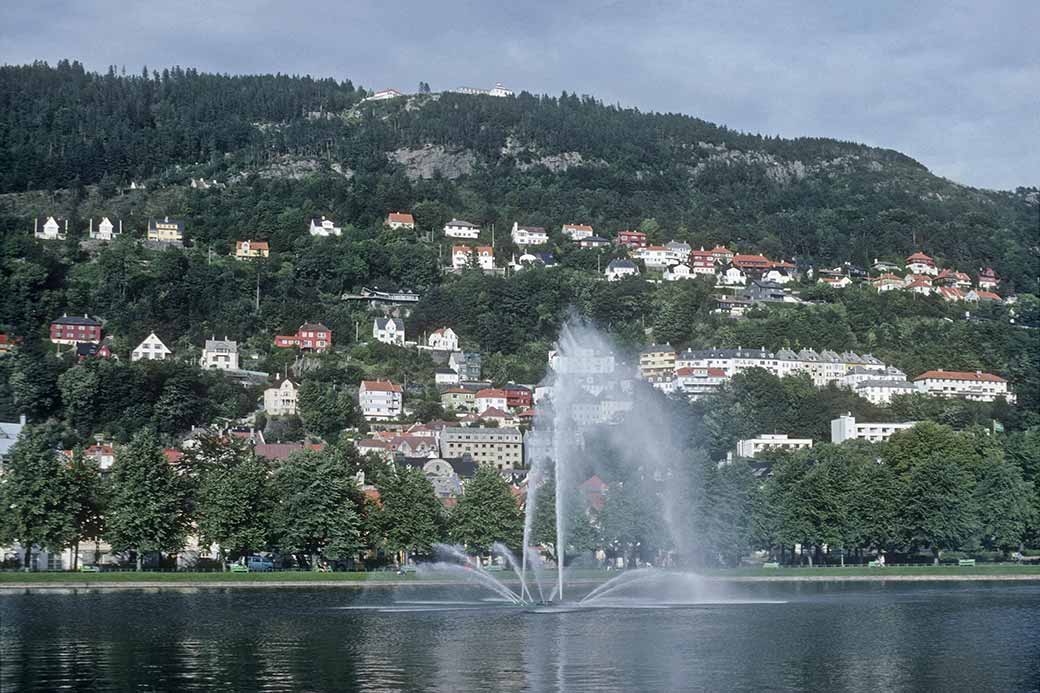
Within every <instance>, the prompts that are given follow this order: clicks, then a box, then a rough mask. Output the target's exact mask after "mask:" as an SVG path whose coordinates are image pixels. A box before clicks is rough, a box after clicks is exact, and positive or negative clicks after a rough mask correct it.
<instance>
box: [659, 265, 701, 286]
mask: <svg viewBox="0 0 1040 693" xmlns="http://www.w3.org/2000/svg"><path fill="white" fill-rule="evenodd" d="M694 276H696V275H694V274H693V272H691V271H690V268H689V267H688V266H686V265H682V264H679V265H675V266H673V267H670V268H668V269H666V270H665V271H664V280H665V281H667V282H674V281H678V280H679V279H693V278H694Z"/></svg>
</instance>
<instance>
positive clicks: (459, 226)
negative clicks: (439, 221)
mask: <svg viewBox="0 0 1040 693" xmlns="http://www.w3.org/2000/svg"><path fill="white" fill-rule="evenodd" d="M444 235H445V236H447V237H448V238H469V239H474V238H480V227H479V226H477V225H476V224H473V223H471V222H468V221H463V220H462V219H452V220H451V221H449V222H448V223H447V224H445V225H444Z"/></svg>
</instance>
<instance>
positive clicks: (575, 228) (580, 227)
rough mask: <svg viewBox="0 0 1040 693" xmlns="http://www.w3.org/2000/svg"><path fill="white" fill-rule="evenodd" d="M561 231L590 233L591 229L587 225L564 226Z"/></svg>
mask: <svg viewBox="0 0 1040 693" xmlns="http://www.w3.org/2000/svg"><path fill="white" fill-rule="evenodd" d="M563 229H564V230H565V231H566V230H571V231H589V232H591V231H592V227H591V226H589V225H588V224H564V225H563Z"/></svg>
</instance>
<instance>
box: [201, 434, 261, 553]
mask: <svg viewBox="0 0 1040 693" xmlns="http://www.w3.org/2000/svg"><path fill="white" fill-rule="evenodd" d="M199 448H203V449H206V448H210V449H212V448H216V449H215V450H212V452H211V453H210V454H208V455H206V454H205V452H203V453H202V454H201V455H199V453H196V452H195V451H192V452H191V453H189V456H201V457H202V460H200V461H201V462H202V464H203V466H202V468H201V471H200V478H199V482H198V492H197V494H196V498H197V501H196V506H195V517H196V522H197V524H198V529H199V538H200V539H201V542H202V543H203V544H213V543H215V544H218V545H219V546H220V558H221V562H222V563H223V565H224V569H225V570H226V569H227V562H228V560H229V559H231V560H233V559H235V558H237V557H239V556H248V555H250V554H252V553H254V552H255V551H258V550H261V549H263V548H264V547H265V546H266V545H267V543H268V539H269V537H270V526H271V513H272V511H273V508H274V498H273V496H272V493H271V487H270V480H269V477H270V469H269V468H268V465H267V463H266V462H265V461H264V460H263V459H261V458H259V457H256V456H255V455H253V454H252V453H251V452H249V451H246V450H243V449H241V448H240V447H239V445H237V444H236V443H233V442H224V441H210V442H208V443H203V444H200V446H199ZM187 457H188V456H186V459H187Z"/></svg>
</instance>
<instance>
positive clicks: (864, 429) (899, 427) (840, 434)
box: [831, 414, 917, 445]
mask: <svg viewBox="0 0 1040 693" xmlns="http://www.w3.org/2000/svg"><path fill="white" fill-rule="evenodd" d="M916 424H917V422H916V421H908V422H906V423H856V417H855V416H853V415H852V414H845V415H844V416H839V417H838V418H836V419H833V420H831V442H832V443H834V444H836V445H838V444H841V443H844V442H845V441H846V440H866V441H868V442H871V443H882V442H884V441H886V440H888V439H889V438H891V437H892V434H893V433H895V432H896V431H904V430H906V429H908V428H912V427H913V426H914V425H916Z"/></svg>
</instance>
